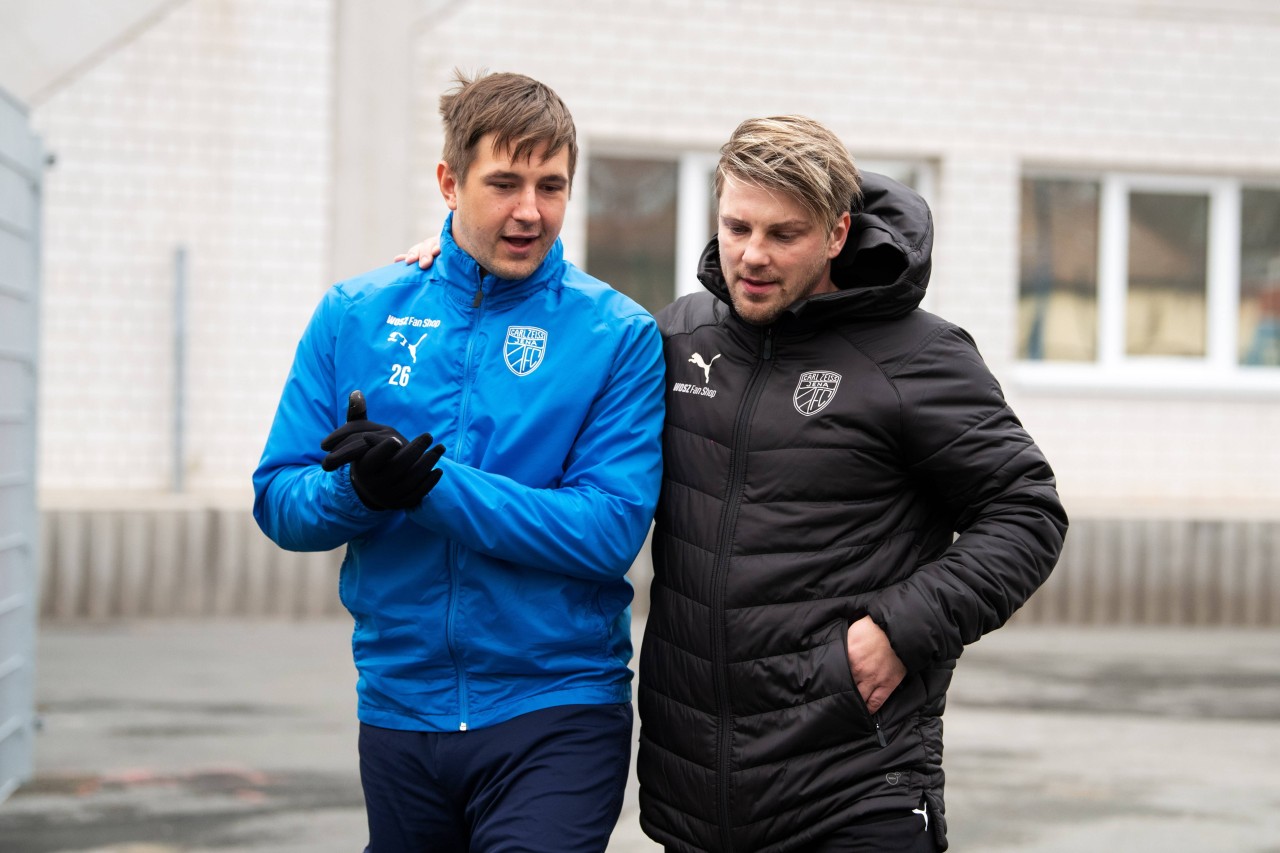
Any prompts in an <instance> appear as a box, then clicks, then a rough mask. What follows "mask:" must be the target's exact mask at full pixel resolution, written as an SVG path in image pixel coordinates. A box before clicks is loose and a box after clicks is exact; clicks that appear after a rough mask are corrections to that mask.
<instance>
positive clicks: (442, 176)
mask: <svg viewBox="0 0 1280 853" xmlns="http://www.w3.org/2000/svg"><path fill="white" fill-rule="evenodd" d="M436 181H438V182H439V184H440V195H442V196H444V203H445V204H447V205H449V209H450V210H457V209H458V187H459V185H460V184H461V183H462V182H461V181H459V180H458V176H457V174H456V173H455V172H454V171H453V169H452V168H450V167H449V164H448V163H446V162H445V161H443V160H441V161H440V162H439V163H437V164H436Z"/></svg>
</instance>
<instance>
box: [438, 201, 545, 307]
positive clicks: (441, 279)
mask: <svg viewBox="0 0 1280 853" xmlns="http://www.w3.org/2000/svg"><path fill="white" fill-rule="evenodd" d="M563 263H564V245H563V244H562V243H561V242H560V238H558V237H557V238H556V241H555V242H554V243H552V244H551V249H550V250H549V251H548V252H547V256H546V257H545V258H543V259H542V263H541V264H539V265H538V268H537V269H536V270H534V271H533V274H532V275H530V276H529V277H528V278H520V279H508V278H498V277H497V276H496V275H493V274H492V273H486V272H485V271H484V270H483V269H482V268H481V266H480V264H478V263H476V260H475V258H473V257H471V256H470V255H468V254H467V253H466V252H465V251H463V249H462V247H461V246H459V245H458V244H457V242H455V241H454V239H453V214H452V213H450V214H449V215H448V216H446V217H445V220H444V227H443V228H441V230H440V257H438V258H436V260H435V263H433V264H432V265H431V269H432V270H433V271H434V272H435V280H436V282H437V283H438V284H441V285H444V287H445V288H447V290H448V292H449V295H450V296H452V297H454V298H455V299H457V300H458V301H459V302H463V303H467V304H475V300H476V291H483V294H484V295H483V300H484V302H485V304H504V303H507V302H516V301H519V300H521V299H524V298H526V297H527V296H528V295H529V294H531V293H533V292H534V291H536V290H540V289H543V288H558V287H559V286H560V282H561V271H562V270H561V267H562V265H563Z"/></svg>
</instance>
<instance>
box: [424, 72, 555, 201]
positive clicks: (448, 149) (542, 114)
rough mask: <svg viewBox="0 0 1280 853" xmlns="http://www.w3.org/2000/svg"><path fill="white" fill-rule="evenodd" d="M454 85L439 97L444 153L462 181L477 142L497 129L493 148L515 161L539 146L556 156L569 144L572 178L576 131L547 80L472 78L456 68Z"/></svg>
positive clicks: (512, 76) (507, 75) (494, 76)
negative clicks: (505, 153) (542, 81)
mask: <svg viewBox="0 0 1280 853" xmlns="http://www.w3.org/2000/svg"><path fill="white" fill-rule="evenodd" d="M453 82H454V86H453V88H451V89H450V90H449V91H447V92H445V93H444V94H443V95H441V96H440V117H441V118H442V119H444V152H443V154H442V155H441V159H443V160H444V161H445V162H446V163H448V164H449V168H451V169H453V171H454V172H456V173H457V175H458V177H459V179H460V180H466V177H467V171H468V170H469V169H470V168H471V164H472V163H473V162H475V147H476V143H477V142H479V141H480V139H481V137H483V136H484V135H485V134H486V133H493V134H494V139H493V144H494V147H495V148H496V149H498V150H501V151H506V152H508V153H509V154H510V156H511V159H512V160H522V159H523V160H528V159H529V158H530V157H531V156H533V152H534V151H536V150H537V149H538V147H539V146H540V145H543V144H545V145H546V146H547V151H546V156H547V157H552V156H554V155H556V154H557V153H559V152H560V149H562V148H566V147H567V148H568V149H569V180H570V182H572V180H573V173H574V170H575V169H576V168H577V165H578V132H577V129H576V128H575V127H574V124H573V116H572V115H570V114H569V108H568V107H566V106H565V103H564V101H562V100H560V96H559V95H557V94H556V93H555V92H554V91H552V89H551V87H550V86H548V85H546V84H545V83H539V82H538V81H537V80H534V79H533V78H532V77H526V76H525V75H523V74H510V73H505V72H504V73H500V74H489V73H487V72H484V71H482V72H480V73H479V74H478V75H476V76H475V77H468V76H467V75H466V74H464V73H463V72H462V71H459V70H457V69H455V70H454V72H453Z"/></svg>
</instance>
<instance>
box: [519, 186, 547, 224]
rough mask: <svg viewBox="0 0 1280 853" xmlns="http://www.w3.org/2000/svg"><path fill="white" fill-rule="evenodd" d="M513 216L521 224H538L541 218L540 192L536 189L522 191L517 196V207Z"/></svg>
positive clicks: (530, 188)
mask: <svg viewBox="0 0 1280 853" xmlns="http://www.w3.org/2000/svg"><path fill="white" fill-rule="evenodd" d="M512 216H514V217H515V218H516V219H518V220H520V221H521V222H536V221H537V220H538V219H539V218H541V215H540V214H539V213H538V191H537V188H536V187H529V188H528V189H525V190H522V191H521V192H520V194H519V195H518V196H516V207H515V210H514V211H513V212H512Z"/></svg>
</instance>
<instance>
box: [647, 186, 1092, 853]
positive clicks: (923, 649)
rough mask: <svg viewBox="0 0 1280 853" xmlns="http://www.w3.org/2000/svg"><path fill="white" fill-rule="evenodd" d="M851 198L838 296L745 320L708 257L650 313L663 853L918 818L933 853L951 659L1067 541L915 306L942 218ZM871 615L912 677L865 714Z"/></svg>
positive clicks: (957, 333)
mask: <svg viewBox="0 0 1280 853" xmlns="http://www.w3.org/2000/svg"><path fill="white" fill-rule="evenodd" d="M863 189H864V193H865V196H866V198H865V208H864V210H863V211H862V212H860V213H856V214H855V216H854V221H853V229H852V234H851V237H850V240H849V244H848V245H846V247H845V250H844V252H843V253H842V254H841V256H840V257H839V258H837V259H836V261H835V264H834V267H833V278H834V280H835V282H836V284H837V285H838V286H839V287H840V288H841V290H840V291H839V292H838V293H832V294H826V295H821V296H816V297H813V298H811V299H809V300H808V301H806V302H803V303H801V304H798V305H796V306H793V308H792V309H791V310H790V311H788V312H787V313H784V315H783V316H782V317H781V318H779V320H778V321H777V322H776V323H775V324H774V325H773V326H771V327H767V328H765V327H757V326H750V325H747V324H745V323H743V322H741V321H740V320H738V319H737V317H736V315H734V314H733V312H732V311H731V309H730V307H729V298H728V291H727V289H726V286H725V282H724V280H723V278H722V277H721V275H720V265H719V255H718V251H717V246H716V243H715V242H714V241H712V243H711V244H710V245H709V246H708V248H707V251H706V253H705V254H704V256H703V260H702V269H701V271H700V275H699V277H700V278H701V280H702V282H703V284H704V285H706V287H707V289H708V290H709V291H710V293H703V294H698V295H696V296H691V297H686V298H683V299H680V300H679V301H677V302H676V303H675V304H673V305H671V306H670V307H669V308H667V309H666V310H665V311H663V312H662V313H661V315H660V316H659V322H660V325H661V326H662V330H663V335H664V338H665V341H666V344H665V348H666V360H667V421H666V431H665V438H664V453H665V456H664V472H665V478H664V485H663V491H662V497H661V501H660V503H659V507H658V516H657V523H656V524H657V526H656V529H655V535H654V546H653V556H654V581H653V587H652V610H651V613H650V616H649V621H648V626H647V628H646V632H645V639H644V651H643V654H642V656H641V660H640V698H639V706H640V715H641V723H642V728H641V744H640V758H639V763H638V772H639V776H640V785H641V788H640V802H641V823H642V825H643V827H644V829H645V831H646V832H647V833H648V834H649V835H650V836H652V837H653V838H654V839H656V840H657V841H659V842H661V843H663V844H665V845H668V846H669V847H671V848H673V849H675V850H680V851H737V853H743V851H753V853H755V851H785V850H803V849H805V846H806V844H807V843H808V842H811V841H813V840H815V839H817V838H821V837H822V836H824V835H827V834H830V833H831V832H832V831H833V830H834V829H835V828H837V827H839V826H840V825H842V824H844V823H846V822H848V821H849V820H851V819H858V818H861V817H868V816H875V815H879V814H882V813H897V814H899V815H906V814H909V813H910V812H911V810H913V809H918V808H920V806H921V803H922V802H926V803H927V812H928V814H929V820H930V824H929V825H930V828H931V830H933V831H934V832H936V834H937V839H938V841H939V843H940V845H941V847H940V849H945V845H946V841H945V820H944V816H943V802H942V781H943V775H942V722H941V714H942V710H943V705H944V701H945V696H946V690H947V686H948V684H949V682H950V680H951V672H952V669H953V668H954V664H955V660H956V658H957V657H958V656H959V655H960V652H961V649H962V648H963V647H964V645H965V644H966V643H971V642H973V641H974V640H977V639H978V638H979V637H980V636H982V634H984V633H986V632H987V631H990V630H992V629H994V628H998V627H999V626H1000V625H1002V624H1003V623H1004V622H1005V620H1007V619H1008V618H1009V616H1010V615H1011V614H1012V613H1013V612H1014V611H1015V610H1016V609H1017V608H1018V607H1019V606H1021V605H1022V603H1023V602H1024V601H1025V600H1026V599H1027V597H1028V596H1029V595H1031V593H1032V592H1033V591H1034V590H1035V589H1036V588H1037V587H1038V586H1039V585H1040V584H1041V583H1042V582H1043V581H1044V579H1045V578H1046V577H1047V576H1048V574H1049V571H1050V570H1051V569H1052V567H1053V565H1054V563H1055V562H1056V560H1057V557H1058V552H1059V550H1060V548H1061V546H1062V539H1063V535H1064V533H1065V531H1066V526H1067V519H1066V515H1065V514H1064V512H1063V509H1062V506H1061V504H1060V502H1059V500H1058V496H1057V492H1056V489H1055V487H1054V479H1053V472H1052V471H1051V470H1050V468H1049V465H1048V464H1047V463H1046V461H1045V459H1044V457H1043V456H1042V455H1041V453H1040V451H1039V449H1038V448H1037V447H1036V445H1035V444H1034V443H1033V442H1032V440H1031V437H1030V436H1029V435H1027V433H1026V431H1025V430H1024V429H1023V428H1022V425H1021V424H1020V423H1019V422H1018V419H1017V418H1016V417H1015V416H1014V414H1013V412H1012V411H1011V410H1010V409H1009V407H1008V405H1007V404H1006V403H1005V400H1004V397H1003V395H1002V393H1001V391H1000V387H999V385H998V384H997V383H996V380H995V379H994V378H993V377H992V375H991V373H990V372H989V371H988V370H987V368H986V366H985V364H984V363H983V361H982V358H981V356H979V354H978V351H977V349H976V348H975V346H974V343H973V340H972V339H971V338H970V337H969V335H968V334H966V333H965V332H964V331H963V330H961V329H960V328H958V327H956V326H954V325H952V324H950V323H947V322H946V321H944V320H941V319H939V318H938V317H935V316H933V315H932V314H929V313H927V312H925V311H922V310H920V309H919V308H918V307H917V306H918V304H919V302H920V299H921V297H922V296H923V295H924V290H925V286H926V285H927V282H928V277H929V266H930V261H929V252H930V248H931V245H932V222H931V219H930V215H929V210H928V207H927V206H926V205H925V203H924V201H923V200H922V199H921V198H920V197H919V196H917V195H916V194H915V193H913V192H911V191H910V190H908V189H906V188H905V187H903V186H902V185H900V184H897V183H896V182H893V181H890V180H889V179H887V178H884V177H881V176H878V175H870V174H868V175H865V176H864V187H863ZM705 365H710V366H709V368H708V367H706V366H705ZM953 533H958V534H959V536H958V537H955V538H954V541H953ZM868 614H869V615H870V616H871V617H872V618H873V619H874V620H875V621H876V622H877V623H878V624H879V625H880V626H881V627H882V628H883V629H884V630H885V632H886V633H887V634H888V636H889V639H890V642H891V643H892V644H893V647H894V650H895V651H896V652H897V654H898V656H899V657H900V658H901V659H902V661H903V662H904V663H905V664H906V666H907V668H908V674H907V677H906V679H905V680H904V681H903V683H902V684H901V686H899V687H898V689H897V690H896V691H895V692H894V693H893V695H892V696H891V697H890V698H889V700H888V701H887V702H886V704H885V705H884V707H883V708H881V710H880V712H879V713H878V714H876V715H874V716H873V715H871V714H869V713H868V712H867V709H866V706H865V704H864V703H863V701H862V699H861V697H860V695H859V694H858V691H857V689H856V687H855V686H854V683H853V678H852V676H851V675H850V672H849V664H848V659H847V655H846V652H845V632H846V629H847V627H848V625H849V623H850V622H851V621H853V620H856V619H858V618H860V617H862V616H864V615H868Z"/></svg>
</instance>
